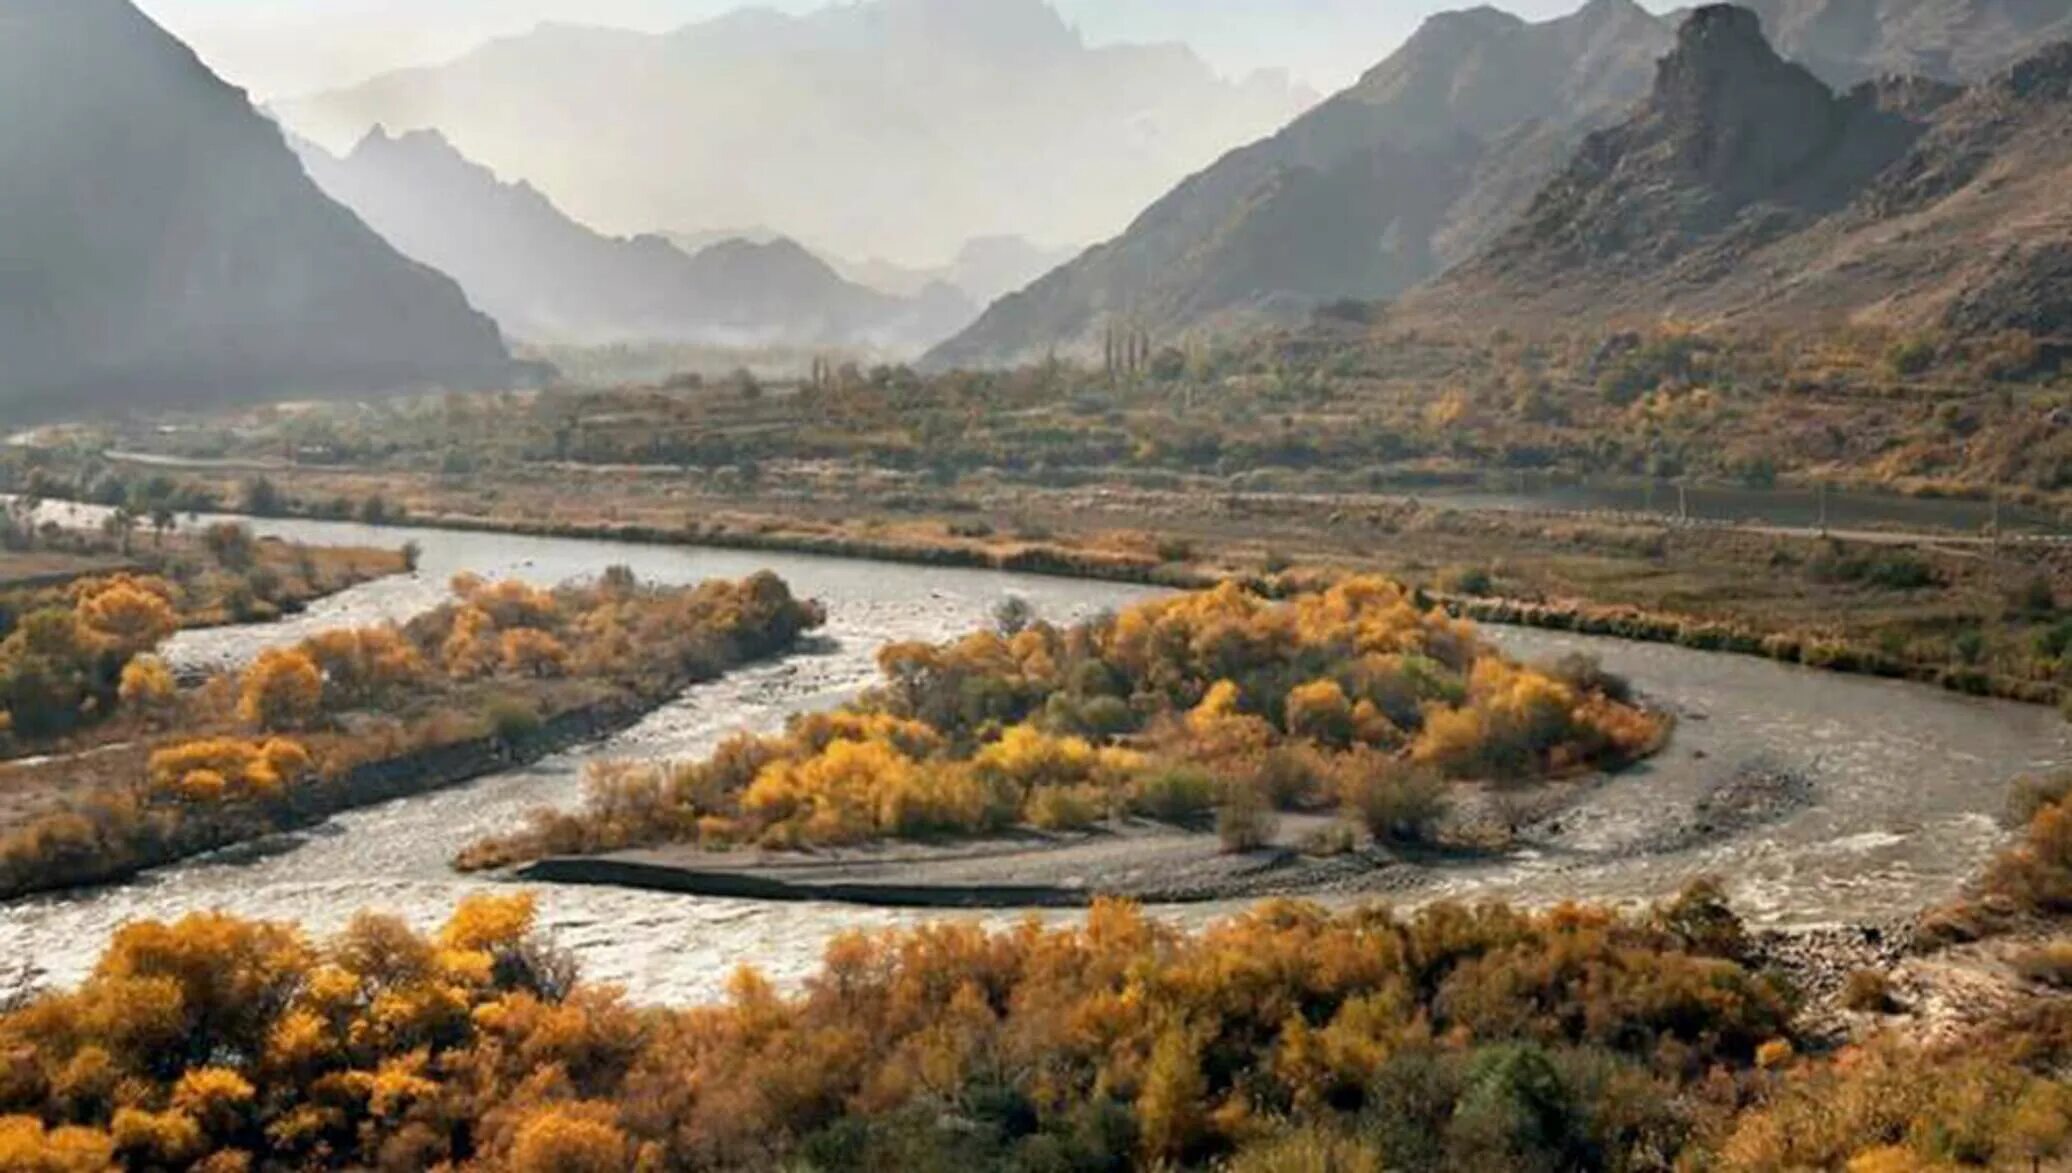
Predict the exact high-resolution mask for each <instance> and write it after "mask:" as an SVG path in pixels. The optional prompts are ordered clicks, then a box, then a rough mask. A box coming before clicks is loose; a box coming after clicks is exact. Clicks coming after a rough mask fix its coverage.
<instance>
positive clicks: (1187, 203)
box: [930, 0, 2072, 365]
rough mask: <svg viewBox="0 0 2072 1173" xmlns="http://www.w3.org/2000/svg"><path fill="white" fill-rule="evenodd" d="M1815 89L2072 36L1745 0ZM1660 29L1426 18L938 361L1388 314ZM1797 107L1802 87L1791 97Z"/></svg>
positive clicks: (1857, 4)
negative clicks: (1127, 331)
mask: <svg viewBox="0 0 2072 1173" xmlns="http://www.w3.org/2000/svg"><path fill="white" fill-rule="evenodd" d="M1755 7H1756V8H1758V9H1760V10H1761V12H1762V14H1763V16H1764V19H1765V20H1766V21H1768V22H1771V23H1774V24H1775V25H1776V26H1777V27H1779V28H1780V29H1781V30H1782V31H1783V37H1782V43H1783V45H1784V46H1785V48H1786V50H1787V54H1786V55H1787V56H1789V57H1791V58H1792V59H1793V60H1798V61H1802V62H1803V63H1804V64H1805V65H1806V66H1807V68H1808V69H1810V70H1811V71H1812V72H1813V73H1814V74H1815V75H1817V76H1818V77H1819V78H1821V79H1822V80H1824V81H1827V82H1828V83H1830V84H1837V85H1848V84H1853V83H1855V82H1857V81H1859V80H1861V79H1863V78H1865V77H1870V76H1874V75H1879V74H1883V73H1886V72H1890V71H1891V70H1893V69H1894V68H1896V67H1899V66H1902V65H1904V66H1906V67H1908V68H1909V69H1910V71H1912V72H1914V73H1917V74H1920V75H1922V76H1926V77H1931V78H1938V79H1942V80H1946V81H1950V80H1959V79H1966V80H1968V79H1975V78H1977V77H1980V76H1982V75H1983V74H1984V73H1985V72H1987V71H1989V70H1990V69H1992V68H1994V67H1996V66H1998V65H2000V64H2002V63H2004V62H2007V61H2011V60H2013V59H2015V58H2016V57H2019V56H2021V55H2023V54H2025V53H2027V52H2031V51H2033V50H2034V49H2035V48H2036V47H2037V46H2038V45H2040V44H2043V43H2045V42H2046V41H2047V40H2048V39H2050V38H2051V37H2053V36H2056V35H2063V33H2064V31H2065V30H2066V29H2067V28H2068V25H2072V9H2068V6H2067V5H2066V4H2064V3H2063V0H1755ZM1675 39H1676V34H1675V26H1674V25H1673V24H1671V23H1668V22H1665V21H1663V20H1660V19H1658V18H1656V17H1654V16H1652V15H1651V14H1649V13H1647V12H1645V11H1643V10H1642V9H1640V8H1639V7H1638V6H1637V5H1635V4H1632V3H1630V2H1628V0H1591V2H1590V3H1588V4H1586V5H1584V6H1583V8H1581V9H1580V10H1579V11H1577V12H1575V13H1574V14H1572V15H1570V16H1568V17H1566V18H1563V19H1561V20H1557V21H1551V22H1548V23H1545V24H1541V25H1528V24H1525V23H1524V22H1522V21H1519V20H1516V19H1515V18H1512V17H1508V16H1505V15H1504V14H1502V13H1499V12H1496V11H1494V10H1491V9H1486V8H1484V9H1476V10H1472V11H1468V12H1458V13H1450V14H1446V15H1443V16H1438V17H1434V18H1433V19H1432V20H1431V21H1430V22H1428V23H1427V24H1426V26H1425V27H1424V28H1423V29H1422V30H1420V32H1419V33H1418V34H1417V35H1416V36H1415V37H1413V38H1412V39H1411V40H1410V41H1409V42H1408V43H1407V44H1405V45H1404V46H1403V48H1402V49H1401V50H1399V51H1398V52H1397V53H1396V54H1394V55H1393V56H1391V57H1390V58H1389V59H1388V60H1387V61H1384V62H1383V63H1382V64H1381V65H1379V66H1377V67H1376V68H1375V69H1374V70H1373V71H1372V72H1370V73H1369V74H1368V75H1367V77H1365V78H1363V79H1362V80H1361V81H1360V83H1359V84H1358V85H1356V86H1354V87H1353V88H1352V89H1350V90H1348V91H1346V92H1345V93H1343V94H1340V95H1338V96H1337V97H1334V98H1332V99H1331V100H1330V101H1328V102H1326V103H1325V104H1324V105H1322V106H1321V107H1319V108H1318V109H1317V110H1316V111H1314V112H1313V113H1311V114H1310V115H1308V116H1306V117H1304V118H1303V119H1301V120H1299V121H1297V122H1296V123H1295V124H1294V125H1292V126H1290V127H1289V128H1288V129H1287V130H1285V131H1283V132H1282V133H1281V134H1279V135H1276V136H1275V137H1273V138H1271V139H1268V140H1265V141H1264V142H1261V143H1257V144H1254V145H1253V146H1250V147H1246V148H1244V149H1242V150H1239V151H1236V152H1233V153H1232V154H1230V155H1229V156H1228V157H1226V158H1225V159H1224V160H1222V161H1221V162H1219V163H1218V164H1216V166H1215V167H1213V168H1211V169H1210V170H1209V171H1207V172H1204V173H1203V174H1201V175H1198V176H1196V177H1194V178H1193V179H1190V180H1189V181H1187V182H1186V183H1185V184H1183V185H1181V186H1180V187H1179V188H1178V189H1176V190H1175V191H1174V192H1172V193H1171V194H1170V195H1168V196H1167V197H1166V198H1165V199H1163V200H1161V201H1160V202H1159V203H1157V204H1155V205H1153V206H1152V207H1151V209H1150V210H1149V211H1147V212H1146V213H1145V214H1144V215H1143V216H1142V217H1140V218H1139V220H1138V221H1137V222H1136V223H1135V224H1133V225H1132V226H1131V228H1130V229H1129V231H1127V232H1126V233H1124V234H1123V235H1122V236H1121V237H1119V238H1117V239H1115V240H1113V241H1110V242H1109V243H1107V244H1105V245H1101V246H1099V247H1097V248H1095V249H1093V250H1090V251H1089V252H1088V253H1086V254H1085V255H1084V256H1082V257H1080V258H1079V259H1078V260H1076V261H1074V262H1073V263H1072V264H1070V265H1067V266H1065V267H1063V268H1061V269H1059V270H1057V271H1056V272H1053V273H1051V274H1048V275H1047V276H1045V277H1044V278H1043V279H1041V280H1039V281H1038V282H1036V283H1035V284H1033V285H1032V286H1030V287H1029V288H1028V289H1026V290H1024V291H1021V292H1019V293H1017V294H1014V295H1011V296H1009V297H1007V298H1005V299H1003V300H1001V301H1000V302H998V303H996V304H995V305H994V306H992V307H991V308H990V309H989V310H988V311H987V313H986V314H985V315H984V316H983V317H982V318H981V319H980V320H979V322H978V323H976V324H975V325H974V326H973V327H972V328H971V329H970V330H967V331H966V332H964V333H963V334H962V335H960V336H959V337H957V338H955V339H953V340H951V341H950V342H949V343H947V344H945V345H944V346H942V347H940V348H938V349H937V351H936V352H935V353H934V354H933V355H931V356H930V360H931V361H932V362H933V363H935V364H937V365H955V364H995V363H1001V362H1008V361H1015V360H1027V359H1030V358H1034V357H1040V356H1041V355H1043V354H1045V353H1048V352H1050V351H1052V350H1077V351H1080V352H1082V353H1085V352H1089V351H1091V350H1093V349H1097V347H1098V337H1099V335H1100V334H1101V333H1102V331H1104V330H1105V329H1107V328H1108V327H1109V325H1111V324H1117V323H1119V324H1124V325H1131V326H1135V327H1139V328H1145V329H1149V330H1151V331H1152V332H1153V333H1154V334H1156V335H1159V336H1163V337H1166V338H1171V337H1173V336H1175V335H1179V334H1181V333H1183V332H1186V331H1188V330H1191V329H1194V328H1197V327H1216V326H1244V325H1251V324H1256V323H1261V322H1273V321H1284V320H1287V319H1289V318H1293V317H1297V316H1301V315H1304V314H1306V313H1308V312H1309V311H1310V310H1311V309H1312V308H1314V307H1315V306H1316V305H1318V304H1319V303H1322V302H1326V301H1330V300H1333V299H1336V298H1341V297H1354V298H1359V299H1362V300H1376V299H1386V298H1393V297H1396V296H1398V295H1400V294H1402V293H1404V292H1405V291H1406V290H1409V289H1412V288H1414V287H1416V286H1417V285H1419V284H1420V283H1422V282H1424V281H1426V280H1428V279H1430V278H1432V277H1433V276H1435V275H1437V274H1438V273H1440V272H1442V271H1443V270H1445V269H1447V268H1449V267H1450V266H1452V265H1455V264H1458V263H1460V262H1462V261H1465V260H1467V259H1468V258H1470V257H1472V256H1474V255H1475V254H1476V252H1477V251H1478V250H1479V249H1480V248H1481V247H1482V246H1484V245H1485V244H1487V243H1489V242H1490V241H1491V240H1492V239H1493V238H1494V237H1495V236H1496V235H1497V233H1499V232H1500V231H1502V230H1503V229H1505V228H1506V227H1508V226H1509V225H1510V224H1511V223H1512V222H1514V221H1515V220H1516V218H1517V217H1518V216H1520V215H1521V214H1523V213H1524V212H1525V211H1526V209H1527V208H1528V207H1529V206H1530V205H1531V203H1532V200H1533V199H1534V197H1535V195H1536V193H1537V192H1538V191H1539V189H1540V188H1541V186H1543V185H1544V184H1545V183H1546V182H1547V181H1548V180H1549V179H1551V178H1553V177H1555V176H1557V175H1559V174H1560V173H1561V172H1562V169H1563V168H1564V167H1565V166H1566V165H1567V163H1568V161H1569V159H1570V157H1571V156H1572V154H1573V153H1574V151H1575V149H1576V148H1577V147H1578V146H1579V145H1580V144H1581V143H1582V141H1583V139H1584V138H1585V137H1586V136H1587V135H1588V134H1589V133H1590V132H1591V131H1593V130H1596V129H1600V128H1603V127H1607V126H1610V125H1612V124H1613V123H1615V122H1617V121H1619V120H1620V119H1622V118H1623V117H1624V116H1625V115H1626V114H1627V113H1628V112H1629V111H1630V109H1631V107H1632V106H1633V105H1634V104H1635V103H1637V102H1639V101H1640V99H1641V98H1642V97H1643V96H1645V95H1646V94H1647V92H1648V87H1649V84H1650V82H1651V80H1652V79H1653V77H1654V74H1655V60H1656V58H1658V57H1659V56H1661V55H1662V54H1663V53H1666V52H1668V51H1669V50H1670V49H1671V48H1672V46H1673V45H1674V43H1675ZM1797 88H1798V89H1799V90H1800V92H1803V87H1797Z"/></svg>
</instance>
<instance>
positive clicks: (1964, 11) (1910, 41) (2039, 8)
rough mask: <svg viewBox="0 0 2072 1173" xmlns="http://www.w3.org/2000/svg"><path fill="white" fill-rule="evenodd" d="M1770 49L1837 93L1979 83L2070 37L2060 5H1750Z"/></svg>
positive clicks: (1976, 1)
mask: <svg viewBox="0 0 2072 1173" xmlns="http://www.w3.org/2000/svg"><path fill="white" fill-rule="evenodd" d="M1743 7H1746V8H1748V9H1749V10H1750V11H1752V12H1754V13H1755V14H1756V15H1757V16H1759V17H1761V18H1762V22H1763V28H1764V30H1765V32H1766V34H1767V35H1768V37H1769V40H1770V42H1771V44H1772V45H1774V46H1775V47H1776V48H1777V50H1778V52H1780V53H1781V54H1783V55H1784V56H1785V57H1786V58H1788V59H1790V60H1792V61H1796V62H1799V63H1800V64H1802V65H1804V66H1806V68H1808V69H1810V70H1812V71H1813V72H1814V73H1815V74H1817V75H1818V76H1819V77H1820V79H1821V80H1822V81H1825V82H1826V83H1828V84H1829V85H1831V86H1834V87H1836V88H1837V89H1845V90H1846V89H1851V88H1854V87H1855V86H1856V85H1858V84H1860V83H1862V82H1866V81H1872V80H1875V79H1877V78H1879V77H1893V76H1897V77H1927V78H1935V79H1938V80H1942V81H1956V80H1979V79H1983V78H1986V77H1990V76H1992V75H1993V74H1995V73H1998V72H2000V71H2001V70H2004V69H2006V68H2008V67H2009V66H2011V65H2013V64H2014V63H2015V62H2016V61H2019V60H2020V59H2022V58H2023V57H2026V56H2028V55H2029V54H2030V53H2033V52H2035V51H2036V49H2037V48H2038V47H2040V46H2042V45H2046V44H2049V43H2051V42H2053V41H2061V40H2066V39H2068V38H2072V5H2067V4H2065V3H2063V2H2062V0H1746V3H1744V5H1743Z"/></svg>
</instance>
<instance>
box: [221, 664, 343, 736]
mask: <svg viewBox="0 0 2072 1173" xmlns="http://www.w3.org/2000/svg"><path fill="white" fill-rule="evenodd" d="M323 702H324V677H323V674H322V673H320V672H318V671H317V666H316V665H315V664H314V663H312V662H311V661H310V658H309V657H308V656H307V655H305V654H303V653H302V652H300V651H289V650H283V649H280V648H269V649H267V650H266V651H263V652H261V653H259V658H258V659H256V660H254V661H253V662H252V666H251V667H250V668H247V669H246V670H245V675H244V679H243V681H242V682H241V683H240V685H239V690H238V706H237V712H238V716H239V717H240V718H242V719H243V720H245V721H247V722H249V723H251V724H253V725H257V726H258V727H259V728H261V729H267V730H282V729H299V728H302V727H303V726H305V725H307V724H309V723H310V722H311V721H312V720H314V719H315V718H316V716H317V713H318V712H319V711H320V710H321V709H322V707H323Z"/></svg>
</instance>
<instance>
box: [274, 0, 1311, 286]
mask: <svg viewBox="0 0 2072 1173" xmlns="http://www.w3.org/2000/svg"><path fill="white" fill-rule="evenodd" d="M1310 100H1313V99H1312V96H1311V95H1309V94H1307V93H1305V92H1303V91H1300V90H1298V89H1296V88H1295V87H1292V86H1291V85H1289V84H1288V83H1287V81H1286V80H1285V79H1276V78H1272V77H1258V78H1253V79H1250V80H1248V81H1245V82H1235V83H1234V82H1229V81H1226V80H1224V79H1222V78H1220V77H1218V76H1216V75H1215V74H1214V73H1213V72H1212V71H1211V70H1210V69H1209V68H1208V67H1207V66H1206V65H1204V64H1203V63H1202V62H1201V61H1200V60H1199V59H1198V58H1197V57H1195V56H1194V55H1193V53H1191V52H1190V51H1188V50H1187V49H1185V48H1182V47H1179V46H1171V45H1118V46H1103V47H1090V46H1088V45H1087V44H1086V43H1085V42H1084V41H1083V40H1082V39H1081V38H1080V36H1079V35H1078V33H1076V32H1075V31H1074V30H1073V29H1072V28H1071V27H1070V26H1069V25H1067V24H1066V23H1065V21H1064V20H1063V19H1062V18H1060V17H1059V16H1058V14H1057V13H1056V12H1055V11H1054V10H1053V9H1052V8H1051V7H1050V6H1049V5H1048V4H1047V3H1045V2H1044V0H982V2H981V0H867V2H864V3H856V4H846V5H834V6H829V7H827V8H825V9H822V10H819V11H816V12H813V13H810V14H808V15H803V16H789V15H784V14H780V13H777V12H773V11H769V10H763V9H748V10H743V11H739V12H736V13H733V14H731V15H728V16H724V17H721V18H719V19H716V20H711V21H707V22H704V23H700V24H695V25H692V26H689V27H687V28H684V29H682V30H679V31H677V32H674V33H669V34H663V35H653V34H646V33H633V32H623V31H614V30H603V29H587V28H576V27H570V26H566V25H549V26H545V27H542V28H540V29H538V30H536V31H534V32H532V33H529V34H527V35H524V36H520V37H515V38H509V39H505V40H501V41H497V42H494V43H492V44H489V45H486V46H484V47H483V48H482V49H480V50H478V51H476V52H474V53H471V54H468V55H467V56H465V57H462V58H460V59H459V60H456V61H453V62H450V63H448V64H445V65H440V66H436V67H431V68H423V69H412V70H406V71H402V72H398V73H392V74H388V75H385V76H382V77H378V78H375V79H373V80H371V81H369V82H367V83H365V84H363V85H360V86H356V87H353V88H351V89H348V90H343V91H337V92H332V93H326V94H320V95H315V96H311V97H308V98H304V99H300V100H290V101H285V102H282V103H279V104H278V107H277V108H278V110H279V112H280V113H281V115H282V117H283V118H284V119H285V121H286V122H287V123H288V124H289V125H290V126H292V127H294V128H295V129H296V130H297V131H298V132H299V133H301V134H303V135H305V136H307V137H310V138H313V139H315V140H317V141H318V142H320V143H323V144H325V145H326V146H328V147H330V148H331V149H334V150H342V149H345V148H346V147H347V146H348V145H349V144H351V143H352V142H355V141H357V140H358V138H359V137H360V136H362V135H364V134H365V133H366V131H367V130H368V129H369V128H371V127H373V126H375V125H386V126H389V127H393V128H407V129H424V128H428V127H438V128H439V129H441V130H443V131H444V132H445V133H446V135H447V136H448V137H449V138H451V139H452V140H453V142H454V143H455V145H457V146H458V147H459V148H460V149H461V150H462V151H463V152H465V153H466V154H467V155H468V156H469V157H470V158H473V159H475V160H477V161H479V162H482V163H484V164H485V165H487V166H489V167H492V168H494V169H495V170H496V171H497V172H498V173H499V174H502V175H506V176H512V177H522V178H524V179H526V180H528V181H530V182H531V183H532V184H533V185H534V186H536V187H538V188H539V189H540V190H542V191H545V192H548V193H550V194H551V195H552V196H553V198H554V200H555V202H556V203H558V204H560V205H561V206H562V207H564V208H566V209H568V210H569V211H570V212H571V213H572V214H573V215H574V216H575V217H576V218H577V219H578V220H580V221H582V222H584V223H586V224H591V225H595V226H598V227H601V228H603V229H605V230H607V231H614V232H627V233H630V232H640V231H647V230H652V229H658V228H660V229H672V230H682V231H697V230H705V229H711V228H714V227H719V226H727V225H742V224H776V225H781V226H782V227H783V228H784V230H785V231H786V232H788V233H792V234H795V235H796V237H797V238H798V239H801V240H807V241H811V242H813V243H814V244H815V246H816V247H822V248H826V249H829V250H832V251H834V252H837V253H839V254H841V255H845V256H884V257H890V258H893V259H895V260H899V261H902V262H905V263H912V262H914V261H915V260H916V259H917V258H928V259H932V258H936V257H943V256H948V255H950V254H951V253H952V252H954V251H955V250H956V249H957V248H959V247H960V246H961V245H962V244H963V243H964V242H965V241H967V240H971V239H973V238H976V237H983V236H991V235H999V234H1003V233H1024V234H1027V235H1029V236H1031V237H1034V238H1037V239H1046V240H1094V239H1099V238H1100V237H1103V236H1106V235H1108V234H1110V233H1112V232H1114V231H1115V230H1116V228H1118V227H1119V226H1120V225H1121V224H1122V223H1123V222H1124V221H1125V220H1126V219H1127V217H1128V216H1129V215H1130V214H1131V213H1132V212H1134V211H1135V210H1136V209H1137V208H1139V207H1141V206H1142V205H1143V204H1144V203H1145V202H1146V201H1148V200H1150V199H1152V198H1153V197H1155V196H1156V195H1157V194H1158V193H1159V192H1161V191H1163V190H1165V189H1166V188H1167V187H1170V186H1171V185H1172V183H1173V182H1174V181H1175V180H1177V179H1178V178H1180V177H1181V176H1183V175H1185V174H1187V173H1188V172H1189V171H1192V170H1194V169H1196V168H1198V167H1200V166H1202V165H1203V164H1205V163H1206V162H1208V161H1209V160H1210V159H1212V158H1214V157H1215V156H1216V154H1218V153H1219V152H1221V151H1223V150H1225V149H1227V148H1228V147H1229V145H1230V144H1232V143H1237V142H1243V141H1245V140H1246V139H1249V138H1252V137H1254V136H1256V135H1258V134H1261V133H1263V132H1265V131H1267V130H1269V129H1271V128H1273V127H1275V126H1278V125H1280V124H1281V123H1283V122H1285V121H1286V120H1287V119H1288V118H1290V117H1292V116H1293V115H1294V114H1295V113H1297V112H1298V111H1299V110H1300V109H1301V108H1302V107H1303V106H1304V105H1306V104H1307V103H1308V102H1309V101H1310Z"/></svg>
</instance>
